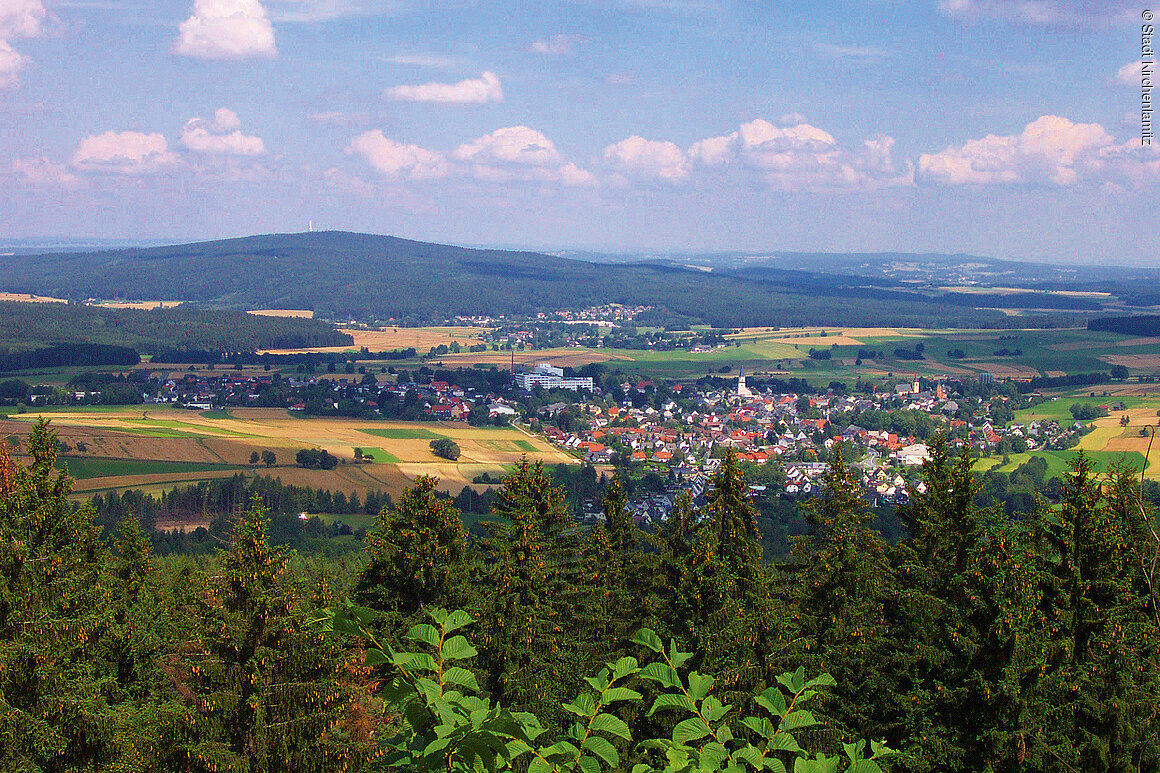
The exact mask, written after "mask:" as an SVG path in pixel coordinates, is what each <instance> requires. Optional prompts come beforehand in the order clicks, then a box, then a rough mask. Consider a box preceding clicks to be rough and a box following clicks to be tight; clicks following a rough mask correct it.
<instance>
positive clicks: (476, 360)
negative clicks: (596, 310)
mask: <svg viewBox="0 0 1160 773" xmlns="http://www.w3.org/2000/svg"><path fill="white" fill-rule="evenodd" d="M512 355H513V352H491V351H488V352H464V353H461V354H445V355H443V356H442V357H440V358H439V362H441V363H443V365H444V366H445V367H449V368H450V367H470V366H471V365H475V364H479V365H495V366H496V367H497V368H505V367H508V366H510V365H511V364H512V359H513V357H512ZM514 355H515V357H514V359H515V363H516V365H517V366H518V365H535V364H536V363H538V362H550V363H552V364H553V365H555V366H556V367H558V368H579V367H581V366H583V365H588V364H589V363H593V362H606V361H608V360H630V359H631V358H630V357H628V356H626V355H623V354H612V353H609V352H605V351H603V350H601V351H594V350H592V349H537V350H535V351H531V350H528V351H523V352H514Z"/></svg>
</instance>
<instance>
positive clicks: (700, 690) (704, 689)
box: [689, 671, 713, 701]
mask: <svg viewBox="0 0 1160 773" xmlns="http://www.w3.org/2000/svg"><path fill="white" fill-rule="evenodd" d="M712 688H713V677H712V676H710V675H709V674H699V673H697V672H696V671H694V672H692V673H691V674H689V697H690V698H692V699H693V700H694V701H699V700H701V699H702V698H704V697H705V696H706V695H708V694H709V690H711V689H712Z"/></svg>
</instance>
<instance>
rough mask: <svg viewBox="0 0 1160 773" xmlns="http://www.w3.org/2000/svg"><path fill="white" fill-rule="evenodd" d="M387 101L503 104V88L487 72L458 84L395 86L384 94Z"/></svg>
mask: <svg viewBox="0 0 1160 773" xmlns="http://www.w3.org/2000/svg"><path fill="white" fill-rule="evenodd" d="M383 96H385V97H386V98H387V99H397V100H402V101H405V102H439V103H443V104H484V103H485V102H502V101H503V88H502V87H501V86H500V82H499V76H497V75H496V74H495V73H493V72H485V73H483V74H482V75H480V76H479V77H478V78H468V79H467V80H462V81H459V82H458V83H422V84H419V85H417V86H394V87H392V88H389V89H387V90H385V91H384V92H383Z"/></svg>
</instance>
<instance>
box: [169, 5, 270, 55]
mask: <svg viewBox="0 0 1160 773" xmlns="http://www.w3.org/2000/svg"><path fill="white" fill-rule="evenodd" d="M179 29H180V33H181V34H180V36H179V37H178V39H177V42H176V44H175V45H174V48H173V50H174V51H175V52H176V53H178V54H183V55H185V56H193V57H197V58H199V59H246V58H249V57H260V56H274V55H275V54H276V53H277V48H276V46H275V45H274V27H273V25H271V24H270V19H269V17H268V16H267V14H266V9H265V8H264V7H263V6H262V4H261V2H259V0H194V4H193V15H192V16H190V17H189V18H188V19H186V20H185V21H183V22H182V23H181V26H180V28H179Z"/></svg>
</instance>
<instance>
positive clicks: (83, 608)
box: [0, 420, 114, 771]
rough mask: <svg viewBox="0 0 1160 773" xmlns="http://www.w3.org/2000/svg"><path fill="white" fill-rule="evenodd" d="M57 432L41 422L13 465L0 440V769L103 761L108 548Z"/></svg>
mask: <svg viewBox="0 0 1160 773" xmlns="http://www.w3.org/2000/svg"><path fill="white" fill-rule="evenodd" d="M56 447H57V443H56V433H55V432H54V431H52V430H51V429H49V426H48V422H47V421H44V420H40V421H38V422H37V423H36V424H35V426H34V427H33V429H32V431H31V432H30V433H29V434H28V436H27V438H26V439H25V449H26V452H27V454H28V456H29V457H31V461H30V462H29V464H28V466H24V465H21V464H17V463H15V462H13V461H12V459H11V458H10V457H9V455H8V450H7V448H6V447H5V446H4V445H3V444H2V443H0V769H3V770H21V771H66V770H74V769H79V768H85V767H89V768H91V767H99V766H100V765H103V764H107V763H108V762H109V761H110V760H109V757H110V756H111V755H113V754H114V752H113V751H111V750H110V749H109V748H108V747H109V742H110V739H109V737H108V734H107V723H106V721H105V720H106V719H107V717H108V715H109V707H108V704H107V702H106V701H105V698H104V696H103V695H102V690H101V687H100V681H101V679H102V674H100V673H99V672H98V670H97V669H96V668H95V664H94V653H95V651H96V649H97V646H98V644H99V641H100V637H101V636H102V634H103V633H104V631H105V630H106V629H107V628H108V626H109V625H110V623H111V620H110V615H109V613H108V603H107V602H108V599H107V597H106V595H105V594H106V591H107V585H106V584H105V583H103V582H102V580H101V574H102V569H103V565H104V562H105V553H104V551H103V549H102V547H101V544H100V539H99V536H100V535H99V530H98V529H97V527H96V526H94V524H93V516H94V512H93V510H92V508H91V507H88V506H86V507H81V508H79V509H78V508H74V507H73V506H72V505H71V504H70V503H69V501H68V495H69V493H70V491H71V488H72V481H71V479H70V478H69V477H68V475H67V474H65V473H57V472H56V471H55V470H54V469H53V468H54V465H55V463H56Z"/></svg>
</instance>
